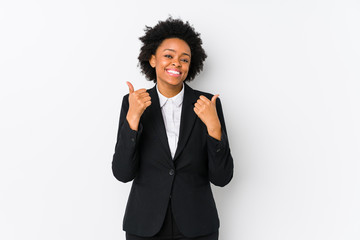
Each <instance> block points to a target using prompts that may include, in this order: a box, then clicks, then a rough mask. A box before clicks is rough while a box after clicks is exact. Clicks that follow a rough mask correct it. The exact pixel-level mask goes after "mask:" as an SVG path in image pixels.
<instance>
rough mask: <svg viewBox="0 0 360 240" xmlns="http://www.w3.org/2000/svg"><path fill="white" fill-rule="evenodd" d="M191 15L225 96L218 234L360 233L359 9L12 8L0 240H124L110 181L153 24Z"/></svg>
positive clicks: (4, 85) (122, 191)
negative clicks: (224, 177) (229, 165)
mask: <svg viewBox="0 0 360 240" xmlns="http://www.w3.org/2000/svg"><path fill="white" fill-rule="evenodd" d="M169 14H171V15H172V16H173V17H174V18H177V17H181V18H182V19H183V20H189V21H190V23H191V24H192V25H193V26H194V27H195V29H196V30H197V31H199V32H200V33H201V36H202V39H203V42H204V48H205V49H206V51H207V54H208V59H207V61H206V63H205V67H204V71H203V72H202V73H201V74H200V75H199V76H198V77H197V79H196V80H195V81H194V82H192V83H190V86H192V87H193V88H196V89H200V90H203V91H208V92H212V93H219V94H220V98H221V100H222V103H223V109H224V114H225V119H226V123H227V128H228V135H229V138H230V146H231V150H232V154H233V158H234V161H235V175H234V178H233V180H232V182H231V183H230V184H229V185H228V186H226V187H224V188H218V187H214V186H213V190H214V194H215V198H216V201H217V206H218V210H219V214H220V220H221V228H220V239H221V240H233V239H234V240H237V239H240V240H289V239H291V240H297V239H299V240H300V239H301V240H302V239H306V240H313V239H314V240H315V239H316V240H323V239H326V240H335V239H336V240H358V239H360V204H359V203H360V174H359V173H360V163H359V161H360V125H359V123H360V106H359V105H360V104H359V103H360V83H359V81H360V70H359V69H360V68H359V67H360V44H359V43H360V3H359V1H356V0H354V1H340V0H339V1H331V0H328V1H325V0H323V1H321V0H311V1H310V0H306V1H281V0H278V1H275V0H274V1H264V0H263V1H260V0H248V1H225V0H224V1H213V2H211V1H208V0H207V1H195V0H191V1H187V0H183V1H155V0H154V1H126V2H125V1H124V2H122V1H115V0H113V1H110V0H107V1H106V0H103V1H99V0H98V1H89V0H87V1H85V0H63V1H45V0H44V1H40V0H34V1H10V0H8V1H6V0H2V1H1V3H0V35H1V37H0V79H1V85H0V107H1V108H0V109H1V112H0V114H1V118H0V121H1V123H0V128H1V134H0V146H1V151H0V239H3V240H15V239H16V240H22V239H27V240H49V239H51V240H79V239H81V240H82V239H86V240H103V239H106V240H111V239H113V240H115V239H116V240H120V239H125V238H124V233H123V231H122V218H123V213H124V209H125V204H126V201H127V196H128V193H129V189H130V186H131V184H130V183H128V184H123V183H120V182H118V181H117V180H116V179H115V178H114V177H113V176H112V172H111V160H112V154H113V151H114V147H115V140H116V134H117V127H118V119H119V112H120V106H121V100H122V96H123V95H124V94H126V93H127V91H128V90H127V86H126V84H125V81H131V82H132V83H133V85H134V86H135V88H136V89H138V88H142V87H146V88H149V87H151V86H152V85H153V83H152V82H148V81H146V80H145V78H144V77H143V76H142V75H141V74H140V70H139V68H138V67H137V56H138V53H139V48H140V41H139V40H138V37H140V36H142V35H143V33H144V31H143V29H144V27H145V25H149V26H153V25H154V24H156V23H157V21H158V20H165V19H166V18H167V17H168V16H169Z"/></svg>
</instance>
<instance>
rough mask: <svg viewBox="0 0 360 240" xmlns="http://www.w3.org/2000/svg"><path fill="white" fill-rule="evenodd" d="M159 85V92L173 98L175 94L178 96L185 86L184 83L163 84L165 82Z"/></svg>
mask: <svg viewBox="0 0 360 240" xmlns="http://www.w3.org/2000/svg"><path fill="white" fill-rule="evenodd" d="M157 85H158V89H159V92H160V93H161V94H162V95H163V96H165V97H167V98H172V97H174V96H176V95H177V94H178V93H179V92H180V91H181V90H182V87H183V83H181V84H179V85H175V86H174V85H163V84H161V83H160V84H159V83H158V84H157Z"/></svg>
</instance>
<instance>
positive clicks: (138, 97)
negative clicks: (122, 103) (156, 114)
mask: <svg viewBox="0 0 360 240" xmlns="http://www.w3.org/2000/svg"><path fill="white" fill-rule="evenodd" d="M126 84H127V85H128V87H129V110H128V112H127V115H126V120H127V121H128V123H129V126H130V128H131V129H132V130H136V131H137V130H138V127H139V122H140V118H141V115H142V114H143V113H144V111H145V109H146V108H147V107H148V106H150V105H151V97H150V95H149V93H148V92H147V91H146V89H145V88H141V89H139V90H136V91H134V87H133V85H132V84H131V83H130V82H126Z"/></svg>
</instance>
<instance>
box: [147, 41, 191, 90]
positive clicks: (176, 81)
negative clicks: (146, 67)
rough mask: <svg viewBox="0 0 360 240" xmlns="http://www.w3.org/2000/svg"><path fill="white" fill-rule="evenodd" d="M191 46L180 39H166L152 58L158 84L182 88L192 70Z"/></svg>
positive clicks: (151, 61)
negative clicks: (190, 69)
mask: <svg viewBox="0 0 360 240" xmlns="http://www.w3.org/2000/svg"><path fill="white" fill-rule="evenodd" d="M190 60H191V51H190V47H189V45H188V44H187V43H186V42H185V41H183V40H181V39H179V38H168V39H165V40H164V41H163V42H162V43H161V44H160V46H159V47H158V48H157V50H156V53H155V55H152V56H151V58H150V61H149V62H150V65H151V66H152V67H154V68H155V71H156V79H157V84H158V85H159V86H160V85H161V86H162V87H165V88H169V87H170V88H171V87H176V86H177V87H178V86H182V83H183V81H184V80H185V79H186V77H187V74H188V72H189V68H190Z"/></svg>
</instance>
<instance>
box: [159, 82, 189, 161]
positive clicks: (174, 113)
mask: <svg viewBox="0 0 360 240" xmlns="http://www.w3.org/2000/svg"><path fill="white" fill-rule="evenodd" d="M156 90H157V93H158V95H159V102H160V108H161V113H162V116H163V119H164V123H165V129H166V135H167V139H168V143H169V147H170V152H171V156H172V158H174V155H175V152H176V148H177V144H178V140H179V132H180V119H181V108H182V103H183V99H184V84H183V87H182V89H181V91H180V92H179V93H178V94H177V95H176V96H174V97H172V98H167V97H165V96H164V95H162V94H161V93H160V92H159V89H158V86H157V85H156Z"/></svg>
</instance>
